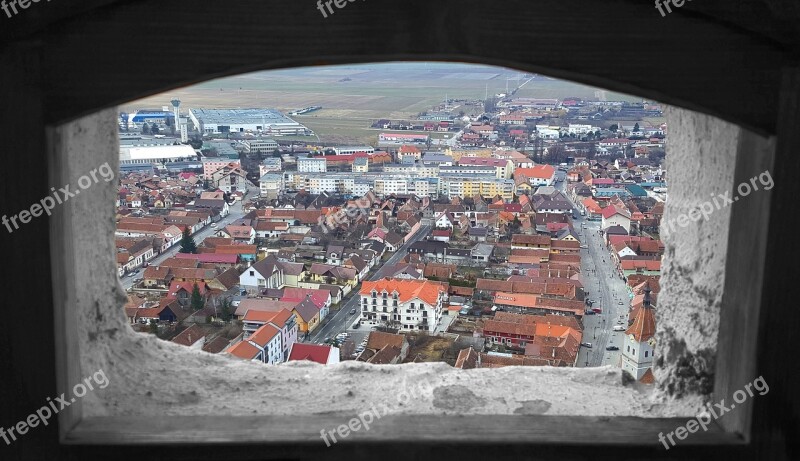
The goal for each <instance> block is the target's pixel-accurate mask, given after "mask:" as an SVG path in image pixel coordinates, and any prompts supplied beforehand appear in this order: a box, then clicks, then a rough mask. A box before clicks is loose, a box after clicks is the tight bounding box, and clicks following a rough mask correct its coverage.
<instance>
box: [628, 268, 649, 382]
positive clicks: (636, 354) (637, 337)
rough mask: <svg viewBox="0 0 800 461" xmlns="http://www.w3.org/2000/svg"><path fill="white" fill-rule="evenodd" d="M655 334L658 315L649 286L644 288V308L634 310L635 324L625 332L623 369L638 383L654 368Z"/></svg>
mask: <svg viewBox="0 0 800 461" xmlns="http://www.w3.org/2000/svg"><path fill="white" fill-rule="evenodd" d="M655 333H656V314H655V308H654V306H653V305H652V303H651V298H650V285H649V284H648V285H646V286H645V288H644V299H643V301H642V306H641V307H640V308H638V309H637V308H634V315H633V323H632V324H631V326H630V327H628V329H627V330H625V341H624V342H623V344H622V369H623V370H625V371H627V372H628V373H630V374H631V376H633V377H634V378H636V380H637V381H638V380H639V379H641V378H642V376H644V374H645V373H646V372H647V371H648V370H650V369H651V368H652V367H653V350H654V349H655V345H656V339H655Z"/></svg>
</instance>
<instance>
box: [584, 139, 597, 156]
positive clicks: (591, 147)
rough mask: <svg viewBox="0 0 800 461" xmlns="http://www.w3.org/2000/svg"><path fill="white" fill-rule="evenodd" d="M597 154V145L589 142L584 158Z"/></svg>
mask: <svg viewBox="0 0 800 461" xmlns="http://www.w3.org/2000/svg"><path fill="white" fill-rule="evenodd" d="M596 154H597V147H595V144H594V143H591V144H589V150H588V151H587V152H586V158H587V159H589V160H591V159H593V158H594V156H595V155H596Z"/></svg>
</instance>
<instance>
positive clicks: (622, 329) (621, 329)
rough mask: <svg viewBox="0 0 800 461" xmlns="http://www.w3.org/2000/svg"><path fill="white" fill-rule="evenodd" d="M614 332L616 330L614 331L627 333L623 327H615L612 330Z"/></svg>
mask: <svg viewBox="0 0 800 461" xmlns="http://www.w3.org/2000/svg"><path fill="white" fill-rule="evenodd" d="M612 330H614V331H625V327H624V326H622V325H614V328H612Z"/></svg>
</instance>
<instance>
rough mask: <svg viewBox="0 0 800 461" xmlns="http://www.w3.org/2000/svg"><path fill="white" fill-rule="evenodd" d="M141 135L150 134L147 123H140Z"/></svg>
mask: <svg viewBox="0 0 800 461" xmlns="http://www.w3.org/2000/svg"><path fill="white" fill-rule="evenodd" d="M142 134H150V127H149V126H147V122H145V123H142Z"/></svg>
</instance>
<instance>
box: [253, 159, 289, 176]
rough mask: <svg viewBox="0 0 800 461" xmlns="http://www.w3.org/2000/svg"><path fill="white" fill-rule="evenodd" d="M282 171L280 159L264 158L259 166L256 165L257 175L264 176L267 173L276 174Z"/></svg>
mask: <svg viewBox="0 0 800 461" xmlns="http://www.w3.org/2000/svg"><path fill="white" fill-rule="evenodd" d="M282 170H283V162H282V161H281V159H280V157H268V158H265V159H264V161H263V162H261V164H260V165H258V174H259V175H260V176H264V175H265V174H267V173H276V172H279V171H282Z"/></svg>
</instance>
